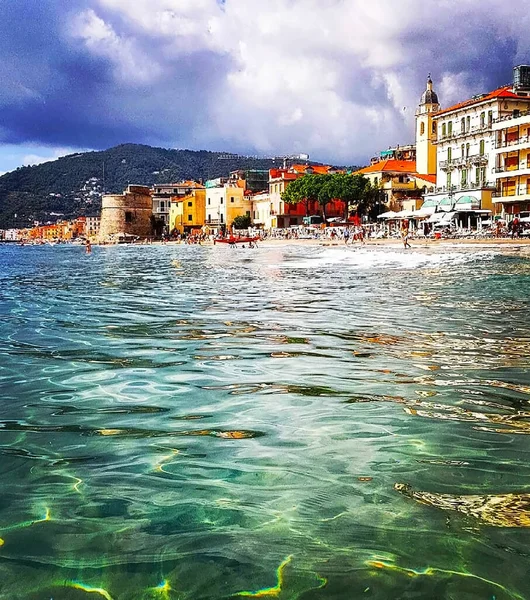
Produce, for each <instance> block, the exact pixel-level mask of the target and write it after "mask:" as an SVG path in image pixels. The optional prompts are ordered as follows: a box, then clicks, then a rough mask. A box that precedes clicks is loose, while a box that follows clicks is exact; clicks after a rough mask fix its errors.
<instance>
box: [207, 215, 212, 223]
mask: <svg viewBox="0 0 530 600" xmlns="http://www.w3.org/2000/svg"><path fill="white" fill-rule="evenodd" d="M211 222H212V215H208V223H211Z"/></svg>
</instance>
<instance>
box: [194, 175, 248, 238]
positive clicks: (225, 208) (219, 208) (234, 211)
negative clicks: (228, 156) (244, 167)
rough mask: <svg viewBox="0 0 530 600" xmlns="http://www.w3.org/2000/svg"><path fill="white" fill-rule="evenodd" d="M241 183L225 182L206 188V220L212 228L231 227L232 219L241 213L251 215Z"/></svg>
mask: <svg viewBox="0 0 530 600" xmlns="http://www.w3.org/2000/svg"><path fill="white" fill-rule="evenodd" d="M242 181H243V184H242V185H238V184H236V185H231V184H226V185H224V186H222V187H208V188H206V207H205V208H206V221H205V224H206V225H208V226H209V227H211V228H213V229H216V230H218V229H221V228H228V229H230V228H231V227H232V223H233V221H234V219H235V218H236V217H238V216H241V215H249V216H251V203H250V200H249V198H248V197H247V196H245V187H244V180H242Z"/></svg>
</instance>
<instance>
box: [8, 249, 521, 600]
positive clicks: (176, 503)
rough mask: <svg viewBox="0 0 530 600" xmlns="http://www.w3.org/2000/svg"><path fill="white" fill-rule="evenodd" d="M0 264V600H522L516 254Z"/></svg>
mask: <svg viewBox="0 0 530 600" xmlns="http://www.w3.org/2000/svg"><path fill="white" fill-rule="evenodd" d="M0 265H1V267H2V268H1V273H0V298H1V303H0V388H1V403H0V411H1V413H0V453H1V460H0V473H1V482H2V488H1V490H2V493H1V495H0V538H1V541H0V557H1V558H0V597H1V598H5V599H9V600H18V599H24V600H25V599H30V600H50V599H53V600H78V599H79V600H83V599H87V600H97V599H98V598H105V599H106V600H109V599H112V600H118V599H119V600H135V599H141V600H147V599H177V598H180V599H186V600H187V599H190V600H200V599H216V598H232V597H235V598H237V597H263V598H275V597H276V598H280V599H284V598H285V599H287V598H289V599H295V598H298V599H300V600H316V599H327V600H328V599H339V598H340V599H356V598H361V599H364V598H366V599H396V598H402V599H413V598H414V599H419V598H421V599H442V598H444V599H445V598H447V599H454V600H462V599H468V598H469V599H471V598H481V599H485V600H493V599H494V600H504V599H522V598H528V597H530V579H529V578H528V565H529V554H530V550H529V548H530V528H529V527H528V526H529V525H530V496H526V495H525V494H528V493H530V466H529V464H528V446H529V445H528V439H529V438H528V434H529V433H530V411H529V410H528V401H529V399H530V387H527V386H530V382H529V376H528V367H529V348H530V305H529V300H528V289H529V284H530V262H529V261H528V260H527V259H526V258H525V257H523V256H521V257H509V256H503V255H501V254H499V253H497V252H495V251H492V250H491V249H472V250H466V249H458V250H449V251H447V250H446V252H445V253H444V254H442V253H440V252H437V251H429V250H425V249H421V248H414V249H413V250H412V251H409V252H404V251H402V250H400V249H398V248H396V249H384V248H383V249H382V248H374V247H371V248H370V247H369V248H362V249H361V248H358V249H353V248H344V247H338V248H325V247H318V246H316V247H295V246H288V245H286V246H274V247H261V248H259V249H257V250H249V249H246V250H245V249H242V248H239V249H237V250H233V249H231V248H225V247H218V246H215V247H197V246H159V247H156V246H143V247H141V246H140V247H138V246H137V247H134V246H129V247H127V246H123V247H107V248H99V247H96V248H94V250H93V253H92V254H91V255H89V256H87V255H85V254H84V253H83V249H82V248H79V247H72V246H69V247H60V246H56V247H23V248H20V247H7V246H5V247H0ZM396 484H398V485H397V487H395V486H396ZM399 484H404V485H399ZM409 486H411V487H409ZM460 496H465V497H463V498H462V497H460Z"/></svg>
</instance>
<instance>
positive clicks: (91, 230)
mask: <svg viewBox="0 0 530 600" xmlns="http://www.w3.org/2000/svg"><path fill="white" fill-rule="evenodd" d="M100 225H101V217H100V216H91V217H85V236H87V237H97V236H98V234H99V226H100Z"/></svg>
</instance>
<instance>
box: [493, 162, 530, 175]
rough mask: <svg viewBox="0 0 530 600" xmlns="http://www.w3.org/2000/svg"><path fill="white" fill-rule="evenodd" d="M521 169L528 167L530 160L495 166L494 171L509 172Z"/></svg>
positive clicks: (529, 167) (529, 166)
mask: <svg viewBox="0 0 530 600" xmlns="http://www.w3.org/2000/svg"><path fill="white" fill-rule="evenodd" d="M523 169H530V161H526V162H521V163H518V164H516V165H509V166H506V165H501V166H500V167H495V173H510V172H511V171H521V170H523Z"/></svg>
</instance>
